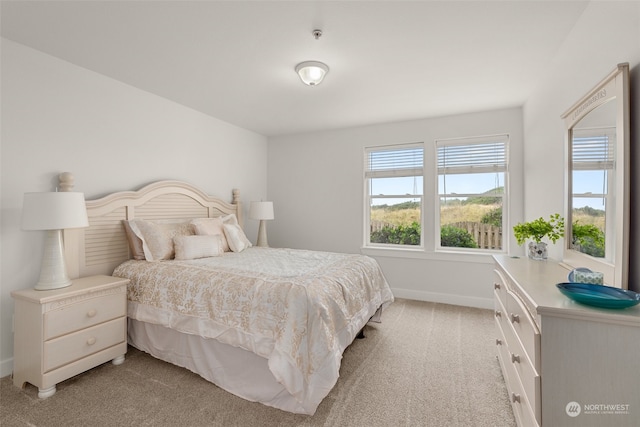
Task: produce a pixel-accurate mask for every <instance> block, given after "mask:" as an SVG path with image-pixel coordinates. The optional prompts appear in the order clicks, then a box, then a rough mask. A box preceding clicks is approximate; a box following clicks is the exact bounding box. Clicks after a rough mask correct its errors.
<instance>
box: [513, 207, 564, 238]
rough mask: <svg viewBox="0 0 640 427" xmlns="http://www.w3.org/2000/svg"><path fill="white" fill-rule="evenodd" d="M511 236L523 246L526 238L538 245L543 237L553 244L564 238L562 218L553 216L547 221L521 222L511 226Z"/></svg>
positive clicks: (541, 219) (540, 219) (558, 215)
mask: <svg viewBox="0 0 640 427" xmlns="http://www.w3.org/2000/svg"><path fill="white" fill-rule="evenodd" d="M513 235H514V236H515V238H516V240H517V242H518V244H519V245H522V244H524V242H525V241H526V240H527V239H528V238H531V239H533V240H534V241H535V242H536V243H540V242H541V241H542V239H543V238H545V237H547V238H549V240H551V242H553V243H555V242H556V240H558V239H559V238H561V237H564V218H563V217H561V216H560V214H553V215H550V216H549V220H548V221H546V220H545V219H544V218H542V217H540V218H538V219H535V220H533V221H529V222H522V223H519V224H516V225H515V226H513Z"/></svg>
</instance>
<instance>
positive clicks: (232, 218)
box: [221, 214, 239, 225]
mask: <svg viewBox="0 0 640 427" xmlns="http://www.w3.org/2000/svg"><path fill="white" fill-rule="evenodd" d="M221 218H222V223H223V224H231V225H239V224H238V217H237V216H236V214H229V215H225V216H223V217H221Z"/></svg>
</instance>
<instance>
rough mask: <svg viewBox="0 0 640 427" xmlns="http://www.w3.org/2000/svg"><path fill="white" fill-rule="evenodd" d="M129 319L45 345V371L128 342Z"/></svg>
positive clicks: (100, 326) (105, 324)
mask: <svg viewBox="0 0 640 427" xmlns="http://www.w3.org/2000/svg"><path fill="white" fill-rule="evenodd" d="M126 327H127V318H126V317H120V318H118V319H115V320H111V321H109V322H107V323H102V324H100V325H97V326H93V327H91V328H87V329H84V330H81V331H78V332H74V333H72V334H69V335H65V336H63V337H60V338H55V339H52V340H49V341H46V342H45V343H44V362H43V363H44V371H45V372H47V371H50V370H52V369H55V368H57V367H59V366H63V365H65V364H67V363H70V362H73V361H74V360H78V359H81V358H83V357H86V356H88V355H90V354H93V353H96V352H98V351H100V350H104V349H105V348H108V347H111V346H114V345H116V344H119V343H121V342H124V341H125V340H126Z"/></svg>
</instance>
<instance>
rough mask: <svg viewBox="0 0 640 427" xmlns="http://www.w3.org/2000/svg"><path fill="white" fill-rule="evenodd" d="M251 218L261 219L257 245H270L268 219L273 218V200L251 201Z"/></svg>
mask: <svg viewBox="0 0 640 427" xmlns="http://www.w3.org/2000/svg"><path fill="white" fill-rule="evenodd" d="M249 218H251V219H257V220H260V226H259V227H258V241H257V242H256V246H262V247H269V243H268V242H267V224H266V222H265V221H266V220H270V219H273V202H251V206H250V207H249Z"/></svg>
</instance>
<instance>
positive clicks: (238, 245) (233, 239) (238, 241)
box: [223, 224, 251, 252]
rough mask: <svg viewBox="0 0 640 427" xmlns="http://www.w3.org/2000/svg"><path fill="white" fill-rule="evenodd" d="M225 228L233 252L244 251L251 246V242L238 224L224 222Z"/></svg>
mask: <svg viewBox="0 0 640 427" xmlns="http://www.w3.org/2000/svg"><path fill="white" fill-rule="evenodd" d="M223 228H224V235H225V236H226V237H227V242H228V243H229V247H230V248H231V250H232V251H233V252H242V251H243V250H245V249H247V248H250V247H251V242H250V241H249V239H247V236H245V234H244V231H242V228H240V226H239V225H238V224H224V225H223Z"/></svg>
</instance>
